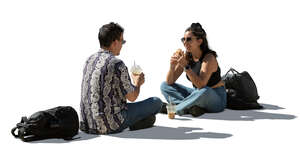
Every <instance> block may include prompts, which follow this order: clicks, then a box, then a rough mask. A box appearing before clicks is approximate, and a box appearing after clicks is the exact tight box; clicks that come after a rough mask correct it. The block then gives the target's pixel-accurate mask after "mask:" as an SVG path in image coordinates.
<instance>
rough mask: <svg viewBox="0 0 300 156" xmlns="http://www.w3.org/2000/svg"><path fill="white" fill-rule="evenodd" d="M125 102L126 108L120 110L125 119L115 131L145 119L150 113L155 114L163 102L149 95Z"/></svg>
mask: <svg viewBox="0 0 300 156" xmlns="http://www.w3.org/2000/svg"><path fill="white" fill-rule="evenodd" d="M127 104H128V110H123V111H122V115H123V117H124V119H125V121H124V122H123V124H122V125H121V127H120V128H119V129H118V130H117V131H116V132H115V133H117V132H121V131H123V130H124V129H126V128H128V127H129V126H132V125H134V124H135V123H136V122H138V121H140V120H142V119H145V118H147V117H149V116H150V115H155V114H157V113H158V112H159V111H160V109H161V107H162V104H163V103H162V101H161V100H160V99H159V98H158V97H150V98H148V99H146V100H143V101H139V102H134V103H127Z"/></svg>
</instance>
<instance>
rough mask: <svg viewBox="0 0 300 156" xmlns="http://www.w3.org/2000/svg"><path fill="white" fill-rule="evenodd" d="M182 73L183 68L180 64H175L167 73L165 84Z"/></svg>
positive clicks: (174, 80)
mask: <svg viewBox="0 0 300 156" xmlns="http://www.w3.org/2000/svg"><path fill="white" fill-rule="evenodd" d="M182 73H183V68H182V67H181V66H180V65H178V64H177V65H176V67H175V68H170V70H169V72H168V74H167V80H166V82H167V84H169V85H171V84H173V83H175V82H176V80H177V79H178V78H179V76H180V75H181V74H182Z"/></svg>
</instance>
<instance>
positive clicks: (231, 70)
mask: <svg viewBox="0 0 300 156" xmlns="http://www.w3.org/2000/svg"><path fill="white" fill-rule="evenodd" d="M229 72H232V73H233V74H234V73H238V74H241V73H239V72H238V71H237V70H235V69H233V68H230V69H229V70H228V71H227V73H226V74H225V77H227V75H228V73H229Z"/></svg>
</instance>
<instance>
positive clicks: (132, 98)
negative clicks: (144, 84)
mask: <svg viewBox="0 0 300 156" xmlns="http://www.w3.org/2000/svg"><path fill="white" fill-rule="evenodd" d="M139 94H140V86H136V87H135V89H134V91H133V92H130V93H128V94H127V95H126V99H128V100H129V101H131V102H134V101H135V100H136V99H137V98H138V96H139Z"/></svg>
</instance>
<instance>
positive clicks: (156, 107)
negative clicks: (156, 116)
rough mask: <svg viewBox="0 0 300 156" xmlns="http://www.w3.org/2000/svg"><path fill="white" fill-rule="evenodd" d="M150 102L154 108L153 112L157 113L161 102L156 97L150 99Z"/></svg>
mask: <svg viewBox="0 0 300 156" xmlns="http://www.w3.org/2000/svg"><path fill="white" fill-rule="evenodd" d="M151 100H152V105H153V107H154V108H155V110H158V111H159V110H160V109H161V107H162V105H163V102H162V101H161V99H160V98H158V97H152V98H151Z"/></svg>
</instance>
